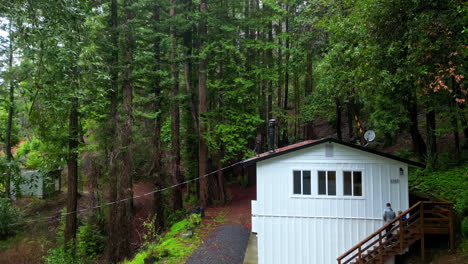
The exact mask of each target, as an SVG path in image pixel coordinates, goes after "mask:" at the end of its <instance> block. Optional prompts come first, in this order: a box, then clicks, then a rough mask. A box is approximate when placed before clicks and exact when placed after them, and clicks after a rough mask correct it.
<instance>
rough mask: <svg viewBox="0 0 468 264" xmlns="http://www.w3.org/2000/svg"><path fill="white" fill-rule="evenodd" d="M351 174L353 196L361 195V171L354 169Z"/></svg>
mask: <svg viewBox="0 0 468 264" xmlns="http://www.w3.org/2000/svg"><path fill="white" fill-rule="evenodd" d="M353 175H354V177H353V186H354V191H353V193H354V196H362V172H360V171H355V172H353Z"/></svg>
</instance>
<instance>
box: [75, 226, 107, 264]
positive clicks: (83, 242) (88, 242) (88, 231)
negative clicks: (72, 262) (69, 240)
mask: <svg viewBox="0 0 468 264" xmlns="http://www.w3.org/2000/svg"><path fill="white" fill-rule="evenodd" d="M76 236H77V240H78V255H79V256H80V257H81V258H83V259H90V260H93V259H95V258H96V257H97V256H98V255H99V254H101V253H102V252H104V249H105V246H106V239H105V238H104V236H103V235H102V234H101V233H100V232H99V227H98V226H97V225H95V224H91V223H85V224H84V225H82V226H80V227H79V228H78V233H77V235H76Z"/></svg>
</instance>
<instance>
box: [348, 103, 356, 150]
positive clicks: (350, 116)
mask: <svg viewBox="0 0 468 264" xmlns="http://www.w3.org/2000/svg"><path fill="white" fill-rule="evenodd" d="M350 100H351V99H350ZM352 104H353V103H352V102H351V101H349V102H348V103H347V104H346V121H348V141H349V142H350V143H354V142H355V141H356V138H355V137H354V118H353V116H354V114H353V113H354V111H353V109H354V107H353V105H352Z"/></svg>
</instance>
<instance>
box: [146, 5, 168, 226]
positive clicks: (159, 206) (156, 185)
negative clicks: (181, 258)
mask: <svg viewBox="0 0 468 264" xmlns="http://www.w3.org/2000/svg"><path fill="white" fill-rule="evenodd" d="M159 9H160V6H159V5H158V2H155V6H154V8H153V20H154V23H155V24H156V26H155V27H154V32H155V33H156V32H159V29H158V27H157V25H159V22H160V13H159ZM160 45H161V38H160V37H159V35H156V37H155V38H154V53H155V58H154V60H155V61H154V65H155V66H154V72H155V73H156V77H155V79H154V97H155V101H154V111H155V112H158V111H161V100H162V98H161V92H162V87H161V78H160V77H159V73H158V72H159V71H160V70H161V48H160ZM161 127H162V117H161V113H160V114H158V115H157V116H156V118H155V119H154V136H153V158H152V162H153V164H152V166H151V170H150V173H149V176H150V177H151V178H153V179H154V181H153V189H154V190H161V189H162V188H163V184H162V183H163V180H162V179H164V177H163V168H162V162H161V157H162V155H161V153H162V149H161ZM152 213H153V215H154V218H155V219H154V230H156V232H157V233H161V232H162V231H163V229H164V226H165V221H164V200H163V196H162V193H161V192H160V191H156V192H154V194H153V208H152Z"/></svg>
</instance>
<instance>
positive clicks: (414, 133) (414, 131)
mask: <svg viewBox="0 0 468 264" xmlns="http://www.w3.org/2000/svg"><path fill="white" fill-rule="evenodd" d="M407 106H408V119H409V120H410V122H409V131H410V135H411V138H412V141H413V149H414V150H415V151H416V152H417V153H418V156H419V159H420V160H425V159H426V150H427V149H426V143H425V142H424V140H423V138H422V136H421V133H419V128H418V105H417V102H416V99H415V98H414V97H413V98H410V99H409V101H408V102H407Z"/></svg>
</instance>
